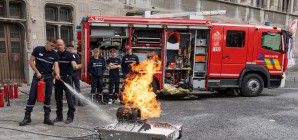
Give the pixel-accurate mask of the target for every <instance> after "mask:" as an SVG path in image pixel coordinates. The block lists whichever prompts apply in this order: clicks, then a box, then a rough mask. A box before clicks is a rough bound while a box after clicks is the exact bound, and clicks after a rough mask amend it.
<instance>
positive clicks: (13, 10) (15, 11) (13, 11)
mask: <svg viewBox="0 0 298 140" xmlns="http://www.w3.org/2000/svg"><path fill="white" fill-rule="evenodd" d="M22 11H23V10H22V4H20V3H14V2H11V3H9V15H10V17H12V18H23V15H22V13H23V12H22Z"/></svg>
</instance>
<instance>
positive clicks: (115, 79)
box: [107, 48, 121, 104]
mask: <svg viewBox="0 0 298 140" xmlns="http://www.w3.org/2000/svg"><path fill="white" fill-rule="evenodd" d="M110 53H111V57H110V58H109V59H108V60H107V64H108V66H109V69H110V70H109V100H108V104H112V100H115V99H117V96H116V95H117V94H118V93H119V84H120V75H119V71H120V69H121V63H120V58H117V57H116V56H117V50H116V49H114V48H113V49H111V50H110ZM113 88H115V92H113Z"/></svg>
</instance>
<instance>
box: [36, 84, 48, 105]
mask: <svg viewBox="0 0 298 140" xmlns="http://www.w3.org/2000/svg"><path fill="white" fill-rule="evenodd" d="M45 91H46V82H45V81H43V80H39V81H38V83H37V98H36V100H37V102H44V101H45Z"/></svg>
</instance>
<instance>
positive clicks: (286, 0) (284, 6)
mask: <svg viewBox="0 0 298 140" xmlns="http://www.w3.org/2000/svg"><path fill="white" fill-rule="evenodd" d="M288 8H289V0H283V1H282V11H283V12H287V11H288Z"/></svg>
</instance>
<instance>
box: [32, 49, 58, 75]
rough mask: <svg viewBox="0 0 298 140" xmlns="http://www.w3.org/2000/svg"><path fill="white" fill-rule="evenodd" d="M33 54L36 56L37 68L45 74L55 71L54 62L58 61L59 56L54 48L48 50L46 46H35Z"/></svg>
mask: <svg viewBox="0 0 298 140" xmlns="http://www.w3.org/2000/svg"><path fill="white" fill-rule="evenodd" d="M32 56H34V57H35V66H36V68H37V70H38V71H39V72H40V73H41V75H43V74H51V73H52V72H53V65H54V62H58V60H59V56H58V54H57V52H55V51H54V50H52V51H47V50H46V48H45V47H42V46H38V47H35V48H34V50H33V52H32Z"/></svg>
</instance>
